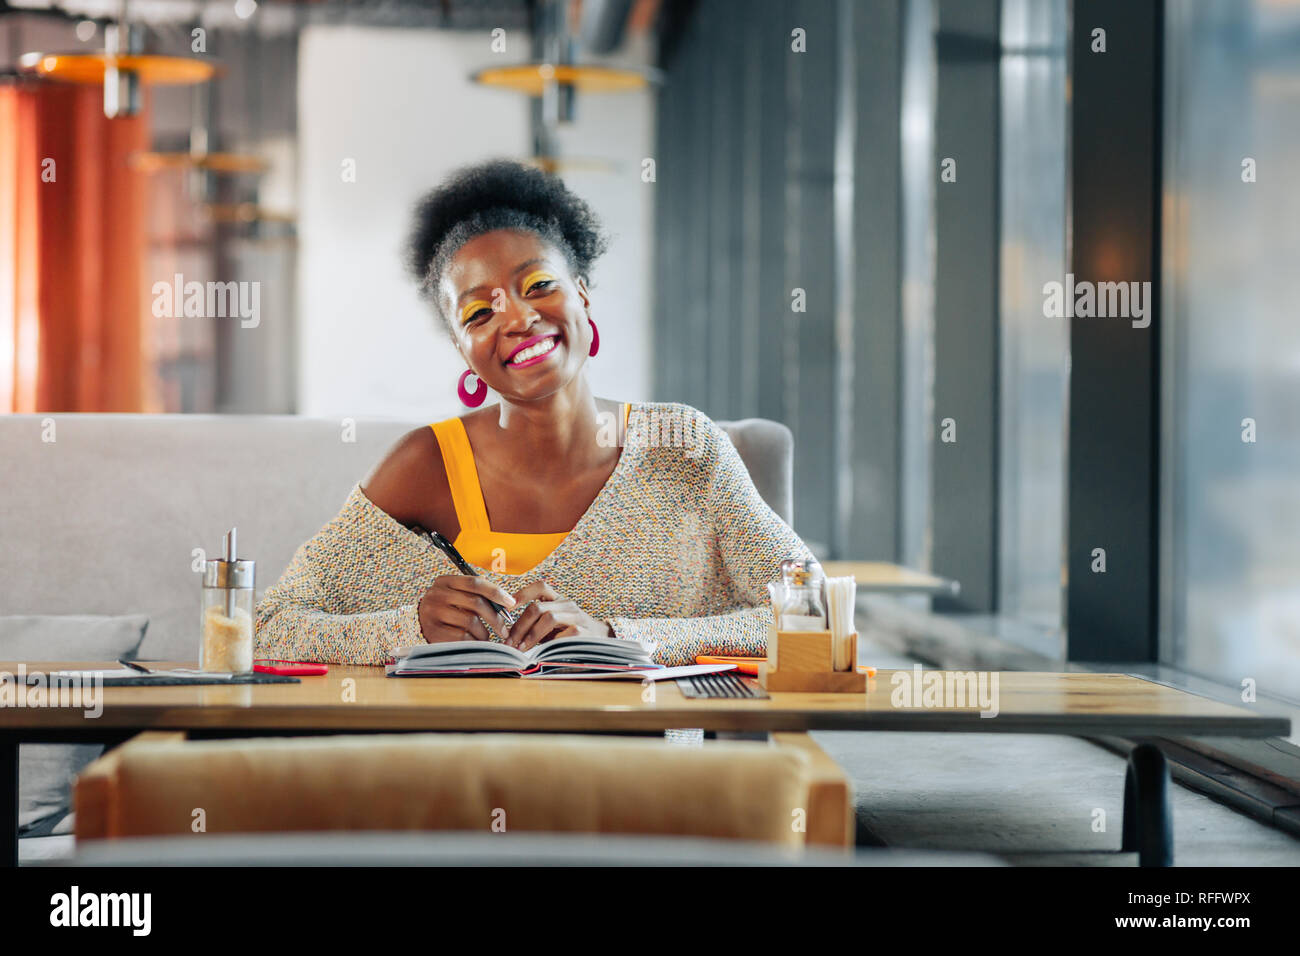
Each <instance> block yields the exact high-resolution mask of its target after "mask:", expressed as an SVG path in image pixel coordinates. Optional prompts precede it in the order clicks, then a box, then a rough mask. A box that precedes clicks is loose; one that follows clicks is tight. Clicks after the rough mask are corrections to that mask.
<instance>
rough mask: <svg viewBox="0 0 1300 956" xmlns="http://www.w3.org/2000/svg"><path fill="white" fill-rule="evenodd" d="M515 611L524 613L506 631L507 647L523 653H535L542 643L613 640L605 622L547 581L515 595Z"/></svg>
mask: <svg viewBox="0 0 1300 956" xmlns="http://www.w3.org/2000/svg"><path fill="white" fill-rule="evenodd" d="M514 599H515V607H522V606H523V605H525V604H528V602H530V601H532V602H533V603H531V604H528V607H526V608H524V613H523V614H521V615H519V619H518V620H517V621H515V623H514V624H513V625H511V626H510V627H508V628H506V633H505V639H506V643H507V644H509V645H511V646H512V647H517V648H519V650H521V651H527V650H531V649H532V648H533V647H536V646H537V645H538V644H540V643H542V641H549V640H553V639H555V638H557V637H613V636H614V635H613V632H612V631H611V630H610V627H609V625H608V624H606V623H605V622H604V621H598V620H596V619H595V618H594V617H592V616H591V615H590V614H588V613H587V612H586V611H584V610H583V609H582V608H580V607H578V604H577V602H576V601H573V600H571V599H570V598H567V597H565V596H564V595H563V594H560V593H559V592H558V591H556V590H555V588H553V587H552V586H551V585H550V583H549V582H547V581H534V582H533V583H532V584H526V585H524V586H523V587H522V588H520V589H519V590H518V591H516V592H515V593H514Z"/></svg>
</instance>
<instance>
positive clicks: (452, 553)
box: [425, 531, 515, 626]
mask: <svg viewBox="0 0 1300 956" xmlns="http://www.w3.org/2000/svg"><path fill="white" fill-rule="evenodd" d="M425 534H426V535H428V537H429V540H430V541H431V542H432V543H433V546H434V547H435V548H437V549H438V550H439V551H441V552H442V553H443V554H445V555H446V556H447V557H448V559H450V561H451V563H452V564H454V565H456V570H458V571H459V572H460V573H461V574H467V575H469V576H470V577H472V578H473V577H478V575H477V574H475V573H474V569H473V568H472V567H470V565H469V562H468V561H466V560H465V559H464V558H463V557H461V554H460V552H459V551H457V550H456V546H455V545H454V544H452V543H451V542H450V541H448V540H447V538H446V537H445V536H444V535H442V534H441V533H439V532H437V531H426V532H425ZM485 600H487V602H488V604H491V605H492V609H493V610H494V611H496V612H497V613H498V614H500V615H501V617H502V618H504V619H505V622H506V625H507V626H510V625H513V624H514V623H515V616H514V614H512V613H511V612H510V611H507V610H506V609H505V608H503V607H502V606H501V605H500V604H498V603H497V602H496V601H493V600H491V599H490V598H487V599H485Z"/></svg>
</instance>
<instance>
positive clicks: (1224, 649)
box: [1161, 0, 1300, 700]
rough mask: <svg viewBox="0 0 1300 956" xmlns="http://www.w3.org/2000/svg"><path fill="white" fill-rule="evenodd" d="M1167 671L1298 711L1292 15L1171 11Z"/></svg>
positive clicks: (1223, 2) (1298, 101)
mask: <svg viewBox="0 0 1300 956" xmlns="http://www.w3.org/2000/svg"><path fill="white" fill-rule="evenodd" d="M1165 83H1166V91H1165V103H1166V115H1165V144H1164V163H1165V165H1164V175H1165V216H1164V220H1165V226H1164V253H1163V277H1162V278H1163V290H1164V306H1163V330H1162V334H1163V342H1162V345H1163V350H1164V376H1163V379H1164V396H1163V409H1164V418H1165V422H1164V429H1163V432H1164V447H1163V454H1162V462H1163V480H1162V486H1163V487H1162V491H1163V494H1162V507H1163V515H1162V519H1163V520H1162V528H1163V539H1164V540H1163V555H1162V557H1163V561H1162V577H1163V588H1162V591H1163V594H1162V598H1163V608H1162V610H1163V613H1162V615H1161V617H1162V634H1161V657H1162V660H1163V661H1164V662H1166V663H1170V664H1174V665H1178V666H1181V667H1184V668H1186V669H1187V670H1190V671H1193V672H1197V673H1200V674H1203V675H1206V676H1209V677H1213V678H1216V679H1219V680H1221V681H1224V682H1226V683H1230V684H1238V683H1239V682H1241V681H1242V680H1244V679H1247V678H1250V679H1254V680H1255V681H1256V683H1257V686H1258V688H1259V690H1260V691H1261V692H1265V693H1273V694H1276V695H1279V696H1283V697H1287V698H1290V699H1292V700H1300V502H1298V501H1297V499H1296V493H1295V482H1296V478H1297V476H1298V475H1300V322H1298V321H1297V319H1296V306H1297V303H1298V302H1300V269H1297V266H1296V258H1297V253H1298V252H1300V188H1297V184H1296V176H1297V171H1300V122H1297V117H1300V6H1296V5H1294V4H1284V3H1279V2H1276V0H1249V2H1242V0H1208V2H1207V0H1180V2H1178V3H1170V4H1168V5H1167V7H1166V78H1165Z"/></svg>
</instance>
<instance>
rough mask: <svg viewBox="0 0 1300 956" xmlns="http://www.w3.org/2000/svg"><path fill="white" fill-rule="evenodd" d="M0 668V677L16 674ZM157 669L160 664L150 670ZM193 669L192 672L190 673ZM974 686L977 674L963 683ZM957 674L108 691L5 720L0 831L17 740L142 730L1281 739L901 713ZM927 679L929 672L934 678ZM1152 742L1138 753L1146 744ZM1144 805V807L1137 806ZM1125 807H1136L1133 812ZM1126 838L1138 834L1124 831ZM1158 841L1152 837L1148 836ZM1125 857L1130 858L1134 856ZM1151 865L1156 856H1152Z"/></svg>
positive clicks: (1112, 695) (1204, 722)
mask: <svg viewBox="0 0 1300 956" xmlns="http://www.w3.org/2000/svg"><path fill="white" fill-rule="evenodd" d="M19 666H20V665H19V664H18V663H17V662H4V661H0V674H5V675H12V674H15V673H17V672H18V668H19ZM22 666H23V667H24V668H25V669H26V671H27V672H28V673H35V672H46V671H50V670H69V669H77V668H106V669H110V668H111V669H115V668H117V665H116V664H107V663H103V662H99V663H95V662H83V663H66V662H64V663H57V664H53V663H41V662H28V663H24V664H23V665H22ZM159 666H166V665H159ZM189 666H192V665H189ZM966 673H968V674H970V675H972V676H974V677H975V678H976V679H978V674H977V672H961V674H966ZM961 674H959V672H945V671H925V672H918V671H917V670H915V669H913V670H898V671H891V670H882V671H880V672H879V673H878V674H877V675H876V677H875V678H873V679H871V680H870V681H869V682H868V689H867V692H866V693H865V694H794V693H778V694H773V695H772V697H771V699H769V700H730V699H727V700H695V699H691V698H688V697H685V696H684V695H683V694H682V693H681V692H680V691H679V690H678V688H677V686H676V685H675V684H674V683H672V682H663V683H659V684H656V685H655V694H654V699H653V700H649V701H647V700H643V699H642V696H643V694H642V687H641V684H640V683H639V682H631V681H629V682H623V681H600V682H594V681H534V680H512V679H496V680H494V679H490V678H477V679H474V678H470V679H446V678H442V679H431V678H388V677H385V676H384V673H383V669H382V668H379V667H350V666H334V667H331V668H330V673H329V675H328V676H325V677H305V678H303V679H302V682H301V683H300V684H269V685H242V686H201V687H105V688H103V692H102V694H103V696H102V704H103V712H102V714H101V715H100V716H99V717H97V718H94V719H89V718H87V717H86V716H84V714H83V712H82V709H80V708H74V707H16V706H13V707H0V781H3V782H4V787H3V794H0V820H3V821H12V820H14V819H15V818H16V814H17V760H18V745H19V744H20V743H53V742H59V743H66V742H95V741H97V742H104V743H115V742H119V741H121V740H124V739H127V738H129V737H130V736H133V735H134V734H136V733H138V732H139V731H142V730H158V729H170V730H184V731H188V732H190V734H191V736H205V735H206V736H238V735H243V734H263V735H264V734H282V733H290V734H295V733H345V732H359V733H369V732H383V731H392V732H403V731H552V732H573V733H650V732H659V731H663V730H665V729H669V728H676V727H701V728H704V729H705V730H706V731H725V732H747V733H758V734H762V733H773V732H778V731H808V730H875V731H880V730H895V731H951V732H973V733H1038V734H1066V735H1070V736H1098V735H1113V736H1122V737H1133V736H1136V737H1154V736H1169V735H1173V736H1209V735H1230V736H1237V737H1257V736H1258V737H1270V736H1286V735H1288V734H1289V733H1290V721H1289V720H1288V719H1287V718H1285V717H1274V716H1269V715H1263V714H1257V713H1254V712H1252V711H1249V710H1246V709H1245V708H1241V707H1233V706H1228V705H1226V704H1220V703H1218V702H1216V701H1212V700H1210V699H1208V698H1205V697H1200V696H1197V695H1195V694H1190V693H1188V692H1186V691H1182V690H1178V689H1176V688H1172V687H1167V686H1164V685H1162V684H1156V683H1152V682H1150V681H1147V680H1144V679H1142V678H1138V677H1132V676H1128V675H1124V674H1091V673H1028V672H1017V671H1007V672H992V673H989V672H985V678H986V684H985V689H986V690H989V691H991V689H992V687H993V684H992V678H993V677H994V676H996V679H997V685H996V686H997V694H996V698H995V699H996V704H997V713H996V716H989V717H983V716H981V710H980V706H979V704H978V703H972V700H973V698H970V699H968V700H967V702H966V704H965V706H957V705H956V704H955V698H953V699H952V705H945V704H944V702H943V699H942V698H939V699H938V700H937V706H936V705H935V704H936V699H934V698H930V699H927V698H926V696H925V694H924V693H923V692H922V693H918V694H917V695H916V699H915V700H914V701H912V702H911V703H910V704H908V705H903V701H902V700H901V693H902V688H903V687H904V685H906V686H907V687H908V689H909V691H911V690H913V689H916V690H922V691H923V689H924V684H923V682H925V681H934V680H943V681H944V682H945V685H950V686H952V687H953V689H954V691H955V689H956V688H957V687H958V686H961V687H963V688H970V687H976V688H977V685H972V684H969V683H966V682H965V681H963V680H958V679H957V678H958V677H959V676H961ZM928 675H939V676H938V677H930V676H928ZM1149 746H1150V745H1143V747H1149ZM1143 747H1138V748H1136V749H1135V750H1134V755H1136V756H1134V755H1130V766H1129V783H1128V784H1126V790H1125V807H1126V812H1125V820H1126V823H1125V834H1126V837H1125V845H1126V846H1127V845H1128V842H1129V839H1128V838H1129V827H1130V824H1129V822H1128V821H1130V820H1134V821H1136V820H1137V819H1139V814H1138V813H1137V810H1138V809H1140V807H1139V804H1142V807H1143V808H1144V807H1145V805H1146V804H1145V803H1143V798H1144V794H1149V795H1150V796H1151V798H1152V799H1155V800H1157V802H1158V803H1159V804H1160V806H1159V807H1158V808H1157V809H1161V808H1163V809H1162V812H1161V813H1155V814H1152V813H1147V814H1146V818H1147V820H1148V825H1147V827H1146V828H1136V829H1135V830H1134V839H1135V840H1136V839H1137V838H1138V837H1139V836H1140V835H1141V834H1142V833H1144V832H1146V830H1147V829H1150V828H1151V827H1155V828H1156V829H1160V828H1163V827H1165V826H1166V824H1167V822H1168V815H1167V788H1168V770H1167V768H1166V767H1165V764H1164V758H1163V756H1162V755H1161V754H1160V752H1159V750H1156V749H1155V748H1151V750H1154V755H1151V754H1150V753H1148V752H1147V751H1144V750H1143ZM1147 802H1150V801H1147ZM1130 805H1131V806H1130ZM1133 826H1134V827H1136V826H1137V825H1136V823H1134V824H1133ZM0 829H2V830H3V833H4V837H3V840H4V842H3V843H0V863H3V862H6V861H8V862H12V861H13V860H14V859H16V853H17V847H16V843H17V838H16V832H15V828H14V827H13V826H12V825H9V826H4V827H2V828H0ZM1157 835H1158V834H1157ZM1134 848H1136V847H1134ZM1152 852H1158V850H1157V851H1152Z"/></svg>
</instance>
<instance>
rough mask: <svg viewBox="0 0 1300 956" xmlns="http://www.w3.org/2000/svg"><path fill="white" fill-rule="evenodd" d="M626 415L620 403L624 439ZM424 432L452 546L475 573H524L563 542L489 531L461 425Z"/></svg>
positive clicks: (557, 537) (454, 422) (559, 537)
mask: <svg viewBox="0 0 1300 956" xmlns="http://www.w3.org/2000/svg"><path fill="white" fill-rule="evenodd" d="M630 411H631V405H630V404H629V403H627V402H624V403H623V432H624V434H626V433H627V418H628V413H629V412H630ZM429 427H430V428H432V429H433V433H434V435H436V436H437V438H438V447H439V449H441V451H442V462H443V464H444V465H445V466H446V469H447V483H448V484H449V485H450V486H451V501H452V504H453V505H454V506H455V508H456V520H457V521H458V522H459V524H460V533H459V534H457V535H456V540H455V541H453V542H452V544H454V545H455V546H456V550H457V551H459V552H460V553H461V555H462V556H463V557H464V558H465V560H466V561H468V562H469V563H470V564H472V565H475V566H476V567H480V568H488V569H493V570H498V571H500V570H504V571H505V573H506V574H524V573H525V572H527V571H530V570H532V569H533V568H535V567H536V566H537V565H538V564H540V563H541V562H542V561H543V559H545V558H546V556H547V555H549V554H550V553H551V552H552V551H554V550H555V549H556V548H557V547H559V545H560V542H561V541H563V540H564V539H565V538H566V537H568V534H569V532H567V531H557V532H554V533H552V534H518V533H514V532H508V531H493V530H492V529H491V527H489V526H488V517H487V505H486V504H485V503H484V501H483V488H482V486H481V485H480V484H479V481H478V468H477V467H476V466H475V464H474V450H473V449H472V448H471V447H470V444H469V435H468V433H467V432H466V431H465V423H464V422H462V421H461V420H460V419H459V418H448V419H446V420H445V421H441V422H435V423H434V424H432V425H430V426H429ZM503 564H504V567H502V565H503Z"/></svg>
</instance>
